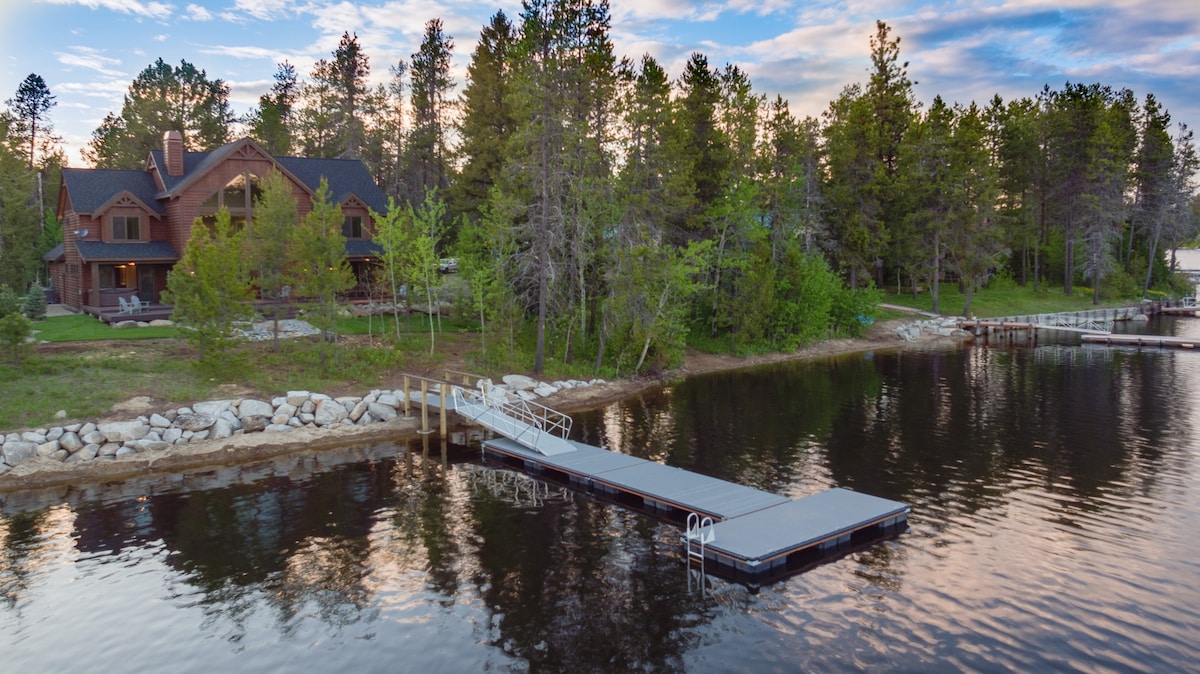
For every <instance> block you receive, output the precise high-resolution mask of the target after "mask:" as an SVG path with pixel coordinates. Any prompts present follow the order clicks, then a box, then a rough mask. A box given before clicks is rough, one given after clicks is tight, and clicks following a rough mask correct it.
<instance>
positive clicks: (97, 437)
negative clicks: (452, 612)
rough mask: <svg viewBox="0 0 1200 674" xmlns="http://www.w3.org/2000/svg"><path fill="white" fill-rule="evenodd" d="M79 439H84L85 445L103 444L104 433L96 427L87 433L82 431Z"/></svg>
mask: <svg viewBox="0 0 1200 674" xmlns="http://www.w3.org/2000/svg"><path fill="white" fill-rule="evenodd" d="M79 439H80V440H82V441H83V444H85V445H103V444H104V434H103V433H101V432H100V431H97V430H95V429H92V430H91V431H88V432H87V433H80V434H79Z"/></svg>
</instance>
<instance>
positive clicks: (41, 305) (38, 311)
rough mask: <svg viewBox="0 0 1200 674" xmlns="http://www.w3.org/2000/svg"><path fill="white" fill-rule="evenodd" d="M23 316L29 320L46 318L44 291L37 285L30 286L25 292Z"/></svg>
mask: <svg viewBox="0 0 1200 674" xmlns="http://www.w3.org/2000/svg"><path fill="white" fill-rule="evenodd" d="M25 317H26V318H28V319H29V320H31V321H43V320H46V293H45V292H44V291H43V290H42V289H41V288H39V287H37V286H30V287H29V292H27V293H25Z"/></svg>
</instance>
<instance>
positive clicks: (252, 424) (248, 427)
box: [242, 414, 271, 433]
mask: <svg viewBox="0 0 1200 674" xmlns="http://www.w3.org/2000/svg"><path fill="white" fill-rule="evenodd" d="M270 423H271V417H268V416H263V415H261V414H256V415H254V416H249V417H243V418H242V430H243V431H245V432H247V433H260V432H262V431H263V430H264V429H266V427H267V426H268V425H270Z"/></svg>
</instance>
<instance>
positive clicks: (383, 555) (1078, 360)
mask: <svg viewBox="0 0 1200 674" xmlns="http://www.w3.org/2000/svg"><path fill="white" fill-rule="evenodd" d="M1140 329H1147V330H1155V331H1158V332H1160V333H1167V334H1180V335H1188V336H1200V319H1179V320H1177V321H1164V322H1161V323H1159V322H1156V323H1154V324H1152V325H1150V326H1148V327H1145V328H1140ZM1198 409H1200V353H1192V352H1187V351H1159V350H1143V351H1138V350H1134V349H1120V348H1106V347H1095V348H1093V347H1087V348H1083V347H1079V346H1076V345H1073V344H1072V343H1070V342H1062V343H1055V342H1053V341H1042V342H1040V343H1039V345H1038V346H1036V347H1019V348H1011V349H1009V348H999V347H968V348H962V349H951V350H944V351H943V350H903V351H894V352H877V353H871V354H857V355H854V356H850V357H840V358H836V359H832V360H827V361H819V362H809V363H798V364H793V365H787V366H777V367H772V368H770V369H762V370H751V371H745V372H739V373H724V374H717V375H711V376H705V377H698V378H693V379H691V380H688V381H686V382H683V383H680V384H678V385H675V386H672V387H668V388H664V389H661V390H655V391H651V392H648V393H646V394H644V395H640V396H636V397H634V398H631V399H629V400H625V401H623V402H621V403H618V404H615V405H611V406H609V407H607V408H605V409H603V410H598V411H596V412H593V413H588V414H583V415H577V416H576V423H575V430H576V436H577V438H578V439H580V440H584V441H587V442H590V443H592V444H603V445H605V446H608V447H610V448H613V449H617V450H619V451H624V452H629V453H632V454H636V455H639V456H643V457H648V458H652V459H655V460H659V461H662V462H665V463H669V464H672V465H677V466H682V467H686V468H689V469H692V470H696V471H699V472H703V473H706V474H710V475H715V476H718V477H721V478H725V479H731V480H735V481H737V482H740V483H743V484H748V485H751V486H754V487H758V488H761V489H766V490H770V491H773V492H777V493H782V494H786V495H788V496H803V495H806V494H811V493H814V492H817V491H820V490H823V489H825V488H828V487H833V486H841V487H847V488H850V489H855V490H858V491H862V492H865V493H869V494H875V495H878V496H882V497H885V498H889V499H895V500H899V501H904V502H907V503H909V504H911V506H912V514H911V516H910V520H909V524H910V529H909V531H907V532H906V533H903V534H901V535H900V536H898V537H896V538H893V539H890V540H886V541H883V542H881V543H878V544H876V545H874V546H871V547H869V548H867V549H864V550H860V551H857V552H853V553H851V554H849V555H847V556H845V557H842V558H840V559H837V560H834V561H831V562H828V563H826V564H823V565H820V566H817V567H815V568H813V569H810V570H808V571H806V572H804V573H801V574H798V575H795V576H791V577H789V578H786V579H784V580H782V581H779V582H776V583H773V584H770V585H766V586H765V587H762V588H759V589H751V588H748V587H745V586H742V585H739V584H735V583H730V582H727V581H724V580H722V579H719V578H710V579H709V580H708V583H707V584H706V587H705V590H704V591H703V592H701V591H699V590H698V589H697V587H695V586H693V587H691V588H689V583H688V575H687V573H686V570H685V567H684V564H683V562H682V555H681V549H680V544H679V541H678V536H679V531H678V529H677V528H676V527H674V526H672V525H670V524H666V523H663V522H659V521H657V520H655V519H652V518H650V517H647V516H645V515H641V514H636V513H632V512H629V511H626V510H623V509H621V508H620V507H618V506H614V505H609V504H605V503H600V502H597V501H594V500H592V499H590V498H588V497H586V496H583V495H580V494H577V493H574V492H571V491H569V490H566V489H564V488H562V487H560V486H557V485H546V484H544V483H540V482H537V481H535V480H532V479H530V478H528V477H525V476H523V475H520V474H516V473H512V472H509V471H505V470H498V469H496V468H494V467H488V466H483V465H480V464H479V461H478V452H477V450H470V449H467V448H456V447H451V448H448V450H446V451H443V449H442V448H441V447H440V446H439V445H438V443H437V441H436V440H435V441H433V444H432V445H431V446H429V447H423V446H422V445H420V444H416V445H413V446H411V447H401V446H396V445H389V444H380V445H372V446H365V447H354V448H348V449H346V450H344V451H335V452H329V453H325V454H322V455H320V456H316V457H289V458H285V459H279V460H276V461H271V462H265V463H261V464H257V465H254V466H245V467H240V468H224V469H217V470H212V471H206V472H201V473H197V474H192V475H186V476H171V477H158V478H153V479H147V480H144V481H138V482H132V483H127V484H124V485H111V486H105V487H89V488H85V489H80V490H75V491H73V492H72V493H71V494H69V495H68V496H67V497H66V498H65V499H63V498H61V496H53V497H52V496H49V495H45V494H34V495H9V496H0V502H2V503H3V506H2V507H0V663H2V665H3V670H4V671H5V672H21V673H22V674H29V673H33V672H64V671H73V670H84V671H106V670H109V671H133V670H143V671H171V672H211V671H254V672H260V671H297V670H303V671H313V672H332V671H356V672H395V671H416V672H422V673H425V672H467V671H500V672H507V671H517V672H522V671H534V672H542V671H546V672H550V671H570V672H589V671H591V672H609V671H622V672H623V671H631V670H632V671H695V672H726V671H729V672H742V671H752V672H795V671H861V670H866V671H885V670H891V671H922V672H926V671H934V672H937V671H945V672H957V671H963V670H973V671H988V672H990V671H1014V670H1015V671H1081V672H1110V671H1111V672H1126V671H1133V672H1138V671H1145V672H1165V671H1181V670H1194V669H1195V667H1196V663H1197V662H1198V661H1200V536H1197V534H1196V522H1197V518H1198V516H1200V463H1198V460H1200V414H1197V410H1198Z"/></svg>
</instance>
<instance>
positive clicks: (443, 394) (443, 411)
mask: <svg viewBox="0 0 1200 674" xmlns="http://www.w3.org/2000/svg"><path fill="white" fill-rule="evenodd" d="M438 393H440V394H441V402H440V404H441V407H440V408H438V416H439V417H441V419H440V420H439V422H438V425H439V426H440V429H441V431H442V443H443V445H444V444H445V441H446V417H447V416H449V415H448V414H447V413H446V385H445V384H439V385H438Z"/></svg>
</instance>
